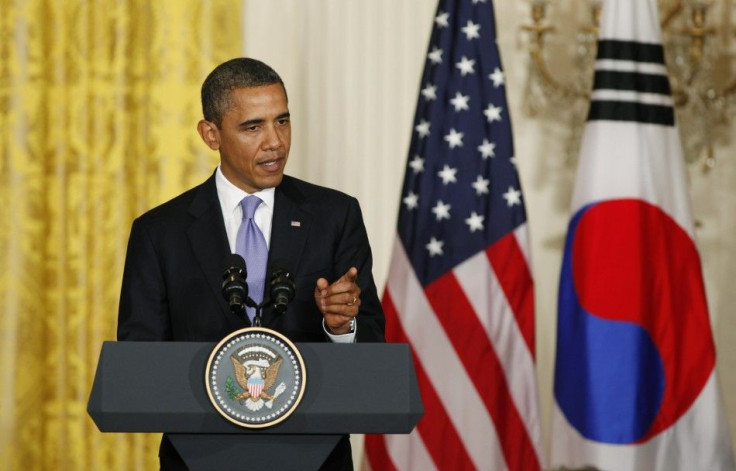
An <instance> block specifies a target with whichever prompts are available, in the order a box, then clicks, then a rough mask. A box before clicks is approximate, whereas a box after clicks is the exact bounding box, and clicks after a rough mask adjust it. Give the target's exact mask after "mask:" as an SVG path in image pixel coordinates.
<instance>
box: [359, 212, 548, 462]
mask: <svg viewBox="0 0 736 471" xmlns="http://www.w3.org/2000/svg"><path fill="white" fill-rule="evenodd" d="M526 240H527V239H526V225H523V226H521V227H520V228H518V229H517V230H516V231H514V232H513V233H509V234H508V235H507V236H506V237H504V238H502V239H501V240H499V241H497V242H496V243H495V244H493V245H491V246H490V247H488V248H487V249H486V250H485V251H483V252H479V253H478V254H476V255H474V256H473V257H471V258H470V259H468V260H466V261H465V262H463V263H462V264H460V265H458V266H457V267H455V268H454V269H453V270H452V271H451V272H449V273H447V274H446V275H444V276H442V277H441V278H439V279H437V280H435V281H434V282H433V283H431V284H430V285H428V286H427V287H426V289H423V288H422V286H421V285H420V283H419V281H418V280H417V277H416V276H415V274H414V271H413V269H412V267H411V264H410V263H409V260H408V258H407V256H406V253H405V251H404V248H403V246H402V244H401V242H400V239H399V238H398V237H397V238H396V241H395V244H394V250H393V258H392V260H391V271H390V273H389V278H388V281H387V285H386V291H385V293H384V297H383V306H384V311H385V313H386V321H387V326H388V327H387V339H388V340H389V341H393V342H408V343H409V344H410V345H411V347H412V350H413V353H414V360H415V366H416V372H417V378H418V382H419V387H420V391H421V394H422V400H423V403H424V408H425V415H424V417H423V418H422V419H421V420H420V422H419V424H418V425H417V428H416V429H415V430H414V432H413V433H412V434H410V435H407V436H402V435H385V436H368V437H366V449H367V452H368V453H367V456H368V461H369V466H370V467H371V468H372V469H374V470H376V471H378V470H390V469H406V470H415V469H422V470H429V469H453V470H465V469H468V470H471V469H488V470H494V471H497V470H498V471H501V470H513V471H516V470H537V469H541V445H540V442H541V439H540V424H539V411H538V401H537V389H536V374H535V361H534V295H533V282H532V278H531V274H530V270H529V263H528V251H527V245H526Z"/></svg>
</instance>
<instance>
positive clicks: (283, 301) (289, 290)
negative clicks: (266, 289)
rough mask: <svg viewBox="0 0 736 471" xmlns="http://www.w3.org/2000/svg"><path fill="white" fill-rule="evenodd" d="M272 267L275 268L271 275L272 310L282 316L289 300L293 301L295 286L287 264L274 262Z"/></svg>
mask: <svg viewBox="0 0 736 471" xmlns="http://www.w3.org/2000/svg"><path fill="white" fill-rule="evenodd" d="M274 267H276V268H275V270H274V271H273V274H272V275H271V299H272V300H273V308H274V309H276V311H277V312H279V313H280V314H283V313H284V312H285V311H286V307H287V306H288V305H289V303H290V302H291V300H292V299H294V295H295V294H296V285H295V284H294V280H293V279H292V276H291V269H290V267H289V265H288V264H286V263H283V262H281V263H279V262H274Z"/></svg>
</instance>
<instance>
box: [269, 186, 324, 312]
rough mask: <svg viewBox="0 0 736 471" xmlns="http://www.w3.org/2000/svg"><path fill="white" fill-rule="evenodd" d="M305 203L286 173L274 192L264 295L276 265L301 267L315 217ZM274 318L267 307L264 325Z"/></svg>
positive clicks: (292, 268) (294, 270) (293, 268)
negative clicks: (303, 206) (305, 207)
mask: <svg viewBox="0 0 736 471" xmlns="http://www.w3.org/2000/svg"><path fill="white" fill-rule="evenodd" d="M303 202H304V195H302V193H301V192H300V191H299V190H298V189H297V188H296V187H295V186H294V185H293V183H292V181H291V179H290V178H289V177H288V176H286V175H285V176H284V179H283V181H282V183H281V185H279V186H278V187H276V192H275V194H274V210H273V222H272V227H271V246H270V248H269V252H268V269H267V272H266V277H267V280H266V293H264V294H265V295H268V294H269V293H268V290H269V281H270V277H271V274H272V273H273V271H274V269H275V268H278V267H281V268H284V267H287V268H290V269H291V270H292V273H295V272H297V271H298V270H299V262H300V259H301V255H302V253H303V251H304V250H305V243H306V240H307V234H308V233H309V227H310V225H311V224H312V220H313V216H312V215H311V214H310V213H309V212H307V211H305V210H304V209H303V208H302V204H303ZM273 317H274V314H273V310H272V309H266V311H265V312H264V314H263V325H264V326H267V325H268V323H269V322H270V321H271V319H272V318H273Z"/></svg>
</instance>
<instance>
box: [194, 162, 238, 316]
mask: <svg viewBox="0 0 736 471" xmlns="http://www.w3.org/2000/svg"><path fill="white" fill-rule="evenodd" d="M189 214H191V215H192V216H193V217H194V218H195V219H194V222H193V223H192V224H191V226H189V229H188V231H187V235H188V237H189V241H190V243H191V244H192V251H193V252H194V257H195V259H196V260H197V263H198V264H199V266H200V268H201V269H202V272H203V273H204V277H205V279H206V280H207V283H208V285H209V289H210V291H211V293H212V295H213V296H214V297H215V299H216V302H217V305H218V306H220V309H221V311H222V313H223V314H224V315H225V316H226V317H230V316H232V314H231V313H230V307H229V306H228V304H227V302H225V298H223V296H222V274H223V270H224V268H225V267H224V266H223V263H224V261H225V258H226V257H227V255H228V254H229V253H230V245H229V244H228V241H227V234H226V233H225V223H224V220H223V217H222V210H221V209H220V204H219V199H218V198H217V188H216V186H215V178H214V174H213V176H212V177H210V178H208V179H207V180H206V181H205V182H204V183H203V184H202V185H201V186H200V190H199V192H198V193H197V194H196V195H195V197H194V200H193V201H192V204H191V205H190V206H189Z"/></svg>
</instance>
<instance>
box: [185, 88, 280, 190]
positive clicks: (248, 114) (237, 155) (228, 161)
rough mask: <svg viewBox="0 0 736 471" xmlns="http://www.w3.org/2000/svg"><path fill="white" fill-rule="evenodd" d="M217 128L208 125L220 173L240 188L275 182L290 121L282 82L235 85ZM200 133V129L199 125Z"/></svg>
mask: <svg viewBox="0 0 736 471" xmlns="http://www.w3.org/2000/svg"><path fill="white" fill-rule="evenodd" d="M230 102H231V106H230V108H229V109H228V110H227V112H226V113H225V114H224V115H223V117H222V125H221V126H220V128H219V129H217V128H215V127H214V125H212V126H211V127H212V128H214V129H211V130H210V131H211V133H212V134H211V135H212V136H213V137H214V139H213V140H208V139H207V137H205V136H204V135H203V136H202V137H203V139H204V140H205V142H206V143H207V144H208V145H209V146H210V147H211V148H213V149H219V151H220V161H221V168H222V173H223V175H225V177H226V178H227V179H228V180H230V181H231V182H232V183H233V184H234V185H236V186H237V187H239V188H240V189H242V190H244V191H246V192H248V193H254V192H256V191H258V190H262V189H264V188H271V187H275V186H278V185H279V184H280V183H281V179H282V177H283V175H284V167H285V166H286V161H287V159H288V158H289V148H290V147H291V121H290V117H289V106H288V103H287V101H286V93H285V92H284V89H283V87H282V86H281V84H278V83H276V84H272V85H264V86H261V87H247V88H237V89H235V90H232V91H231V92H230ZM200 133H202V130H201V129H200Z"/></svg>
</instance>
